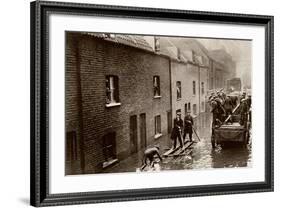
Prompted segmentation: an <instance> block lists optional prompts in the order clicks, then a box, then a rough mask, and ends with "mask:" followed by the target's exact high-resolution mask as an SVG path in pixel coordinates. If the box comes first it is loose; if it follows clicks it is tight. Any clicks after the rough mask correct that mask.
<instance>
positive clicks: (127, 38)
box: [86, 32, 154, 51]
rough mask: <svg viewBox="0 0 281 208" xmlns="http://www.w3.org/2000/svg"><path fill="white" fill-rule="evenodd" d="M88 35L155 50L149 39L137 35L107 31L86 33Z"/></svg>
mask: <svg viewBox="0 0 281 208" xmlns="http://www.w3.org/2000/svg"><path fill="white" fill-rule="evenodd" d="M86 34H87V35H90V36H94V37H96V38H101V39H103V40H106V41H110V42H114V43H118V44H123V45H127V46H132V47H134V48H139V49H143V50H146V51H154V50H153V48H152V47H151V46H150V45H149V44H148V43H147V41H146V40H145V39H144V38H143V37H141V36H137V35H121V34H105V33H90V32H89V33H86Z"/></svg>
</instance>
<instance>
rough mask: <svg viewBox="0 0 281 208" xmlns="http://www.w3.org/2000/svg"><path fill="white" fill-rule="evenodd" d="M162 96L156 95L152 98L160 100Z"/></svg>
mask: <svg viewBox="0 0 281 208" xmlns="http://www.w3.org/2000/svg"><path fill="white" fill-rule="evenodd" d="M161 97H162V96H161V95H156V96H154V97H153V98H154V99H159V98H161Z"/></svg>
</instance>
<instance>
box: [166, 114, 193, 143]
mask: <svg viewBox="0 0 281 208" xmlns="http://www.w3.org/2000/svg"><path fill="white" fill-rule="evenodd" d="M193 124H194V123H193V118H192V116H191V115H190V112H189V111H188V112H187V114H186V116H185V117H184V120H182V119H181V113H180V112H177V115H176V118H175V119H174V128H173V130H172V133H171V139H172V140H173V141H174V149H175V148H176V146H177V141H179V143H180V146H181V148H183V145H184V141H185V137H186V135H187V134H188V136H189V141H190V142H191V141H192V132H193Z"/></svg>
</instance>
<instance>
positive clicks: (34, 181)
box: [30, 1, 274, 207]
mask: <svg viewBox="0 0 281 208" xmlns="http://www.w3.org/2000/svg"><path fill="white" fill-rule="evenodd" d="M51 13H60V14H65V15H70V14H71V15H73V14H75V15H89V16H111V17H122V18H143V19H159V20H169V21H189V22H190V21H192V22H207V23H223V24H238V25H249V26H250V25H260V26H264V27H265V33H266V34H265V72H264V73H265V181H264V182H251V183H235V184H216V185H202V186H183V187H169V188H151V189H134V190H118V191H99V192H80V193H66V194H50V193H49V173H48V172H49V161H48V158H49V149H48V148H49V147H48V146H49V145H48V144H49V137H48V136H49V135H48V128H49V127H48V123H49V120H48V118H49V111H48V110H49V103H48V101H49V97H48V90H49V84H48V83H49V82H48V79H49V78H48V72H49V68H48V56H49V54H48V53H49V49H48V41H49V39H48V26H49V22H48V16H49V14H51ZM273 25H274V17H273V16H265V15H250V14H234V13H218V12H205V11H186V10H171V9H158V8H157V9H156V8H142V7H126V6H112V5H94V4H80V3H67V2H49V1H34V2H31V4H30V67H31V71H30V96H31V97H30V117H31V119H30V120H31V123H30V138H31V141H30V151H31V152H30V154H31V155H30V171H31V172H30V181H31V182H30V204H31V205H32V206H36V207H38V206H58V205H73V204H86V203H101V202H116V201H132V200H147V199H161V198H175V197H191V196H206V195H219V194H238V193H252V192H267V191H273V190H274V158H273V155H274V152H273V151H274V149H273V147H274V143H273V142H274V141H273V138H274V136H273V131H274V129H273V128H274V121H273V114H274V91H273V86H274V83H273V77H274V72H273V68H274V58H273V55H274V30H273Z"/></svg>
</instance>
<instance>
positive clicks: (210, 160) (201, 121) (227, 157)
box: [104, 114, 252, 173]
mask: <svg viewBox="0 0 281 208" xmlns="http://www.w3.org/2000/svg"><path fill="white" fill-rule="evenodd" d="M210 123H211V116H210V115H209V114H204V115H203V116H201V117H200V118H197V120H196V122H195V127H196V131H197V133H198V135H199V137H200V141H199V140H198V138H197V137H196V135H195V134H193V140H194V141H197V142H196V143H194V144H193V145H192V148H191V149H189V150H190V151H188V152H190V154H188V155H182V156H177V157H167V158H163V161H162V162H160V163H159V168H160V169H161V170H183V169H207V168H208V169H209V168H234V167H235V168H237V167H251V165H252V160H251V145H248V147H247V148H243V147H241V146H233V145H232V146H230V147H226V148H225V147H224V148H221V147H220V146H217V147H216V148H215V149H213V148H212V145H211V139H210V138H211V126H210ZM155 144H158V145H159V146H160V153H161V155H162V154H163V153H164V152H166V151H167V150H169V149H170V148H171V147H172V141H171V140H170V138H169V136H168V135H166V136H162V137H161V138H159V139H158V140H156V141H155ZM150 146H153V144H152V145H150ZM143 152H144V150H140V151H139V152H138V153H136V154H133V155H131V156H130V157H128V158H126V159H125V160H122V161H120V162H119V163H117V164H116V165H114V166H112V167H109V168H107V169H106V170H105V171H104V172H108V173H116V172H135V171H138V168H140V167H141V166H142V158H143Z"/></svg>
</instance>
